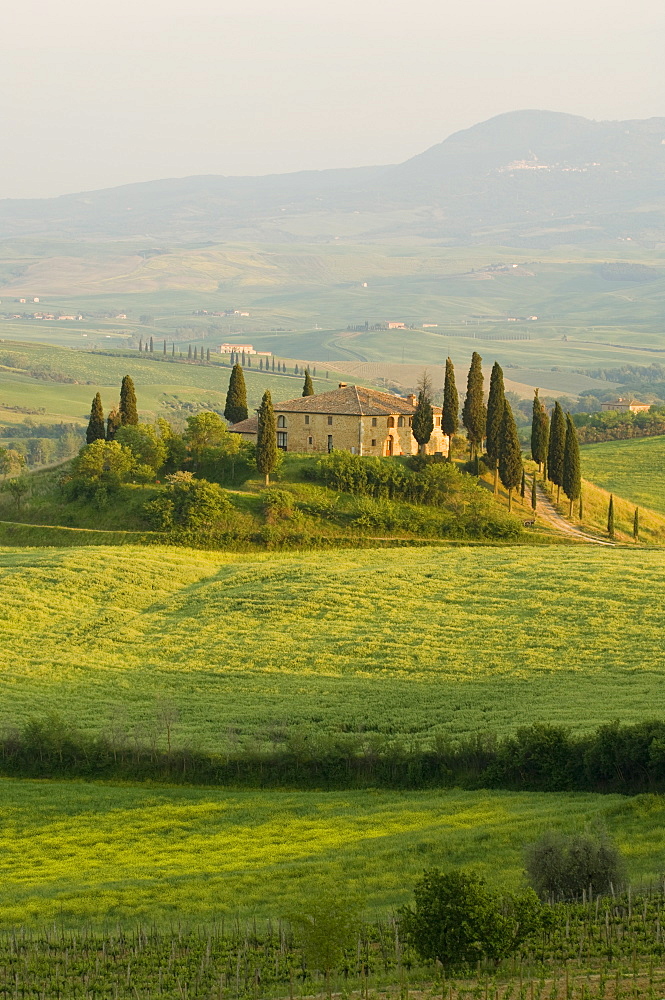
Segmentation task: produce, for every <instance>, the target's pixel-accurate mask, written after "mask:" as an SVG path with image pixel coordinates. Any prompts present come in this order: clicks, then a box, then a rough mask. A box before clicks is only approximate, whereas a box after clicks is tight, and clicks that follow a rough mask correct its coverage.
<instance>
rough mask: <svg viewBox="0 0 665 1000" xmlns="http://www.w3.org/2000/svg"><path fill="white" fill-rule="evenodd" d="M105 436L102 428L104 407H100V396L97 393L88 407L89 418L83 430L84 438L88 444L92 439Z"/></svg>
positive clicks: (96, 439) (101, 439)
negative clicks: (85, 428) (84, 430)
mask: <svg viewBox="0 0 665 1000" xmlns="http://www.w3.org/2000/svg"><path fill="white" fill-rule="evenodd" d="M105 437H106V430H105V428H104V409H103V407H102V397H101V396H100V395H99V393H97V394H96V395H95V398H94V399H93V401H92V406H91V408H90V420H89V421H88V427H87V430H86V432H85V440H86V442H87V443H88V444H92V442H93V441H103V440H104V438H105Z"/></svg>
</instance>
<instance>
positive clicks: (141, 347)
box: [139, 337, 143, 353]
mask: <svg viewBox="0 0 665 1000" xmlns="http://www.w3.org/2000/svg"><path fill="white" fill-rule="evenodd" d="M139 352H141V353H142V352H143V337H139Z"/></svg>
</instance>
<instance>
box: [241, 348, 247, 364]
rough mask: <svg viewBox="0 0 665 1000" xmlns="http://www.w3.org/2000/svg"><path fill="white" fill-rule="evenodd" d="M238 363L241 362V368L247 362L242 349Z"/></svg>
mask: <svg viewBox="0 0 665 1000" xmlns="http://www.w3.org/2000/svg"><path fill="white" fill-rule="evenodd" d="M240 364H241V365H242V366H243V368H244V367H245V365H246V364H247V361H246V359H245V352H244V351H243V352H242V358H241V360H240Z"/></svg>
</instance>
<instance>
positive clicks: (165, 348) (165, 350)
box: [164, 337, 166, 356]
mask: <svg viewBox="0 0 665 1000" xmlns="http://www.w3.org/2000/svg"><path fill="white" fill-rule="evenodd" d="M164 356H166V337H164Z"/></svg>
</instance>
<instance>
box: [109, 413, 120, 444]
mask: <svg viewBox="0 0 665 1000" xmlns="http://www.w3.org/2000/svg"><path fill="white" fill-rule="evenodd" d="M119 427H120V414H119V413H118V410H117V408H116V407H115V406H114V407H113V409H112V410H111V411H110V412H109V415H108V419H107V421H106V440H107V441H114V440H115V435H116V431H117V430H118V428H119Z"/></svg>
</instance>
